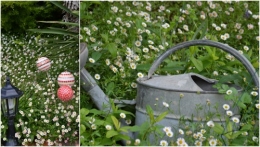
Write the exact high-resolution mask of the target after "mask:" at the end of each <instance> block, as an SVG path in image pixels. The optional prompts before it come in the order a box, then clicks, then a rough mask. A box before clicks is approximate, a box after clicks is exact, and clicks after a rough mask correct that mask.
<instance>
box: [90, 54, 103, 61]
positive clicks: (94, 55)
mask: <svg viewBox="0 0 260 147" xmlns="http://www.w3.org/2000/svg"><path fill="white" fill-rule="evenodd" d="M101 56H102V54H101V53H100V52H93V53H92V58H93V59H94V60H95V61H98V59H99V58H100V57H101Z"/></svg>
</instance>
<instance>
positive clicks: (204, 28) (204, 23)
mask: <svg viewBox="0 0 260 147" xmlns="http://www.w3.org/2000/svg"><path fill="white" fill-rule="evenodd" d="M207 25H208V19H205V20H204V21H203V22H202V23H201V24H200V26H199V28H198V29H197V30H196V32H195V33H194V35H193V37H192V40H195V39H201V38H203V37H204V36H205V33H206V31H207ZM200 31H202V33H201V36H200V38H197V36H198V34H199V32H200Z"/></svg>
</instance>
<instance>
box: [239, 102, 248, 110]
mask: <svg viewBox="0 0 260 147" xmlns="http://www.w3.org/2000/svg"><path fill="white" fill-rule="evenodd" d="M237 105H238V106H239V107H240V108H243V109H246V105H245V104H244V103H243V102H240V101H239V102H237Z"/></svg>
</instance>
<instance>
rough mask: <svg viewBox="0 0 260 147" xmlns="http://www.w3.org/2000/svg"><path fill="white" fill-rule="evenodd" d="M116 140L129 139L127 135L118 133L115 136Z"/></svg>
mask: <svg viewBox="0 0 260 147" xmlns="http://www.w3.org/2000/svg"><path fill="white" fill-rule="evenodd" d="M115 139H116V140H130V137H129V136H127V135H123V134H120V135H118V136H116V137H115Z"/></svg>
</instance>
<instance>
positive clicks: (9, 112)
mask: <svg viewBox="0 0 260 147" xmlns="http://www.w3.org/2000/svg"><path fill="white" fill-rule="evenodd" d="M7 105H8V107H7ZM15 105H16V98H12V99H5V100H2V106H1V107H2V111H3V113H4V115H6V116H13V115H15V111H16V106H15Z"/></svg>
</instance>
